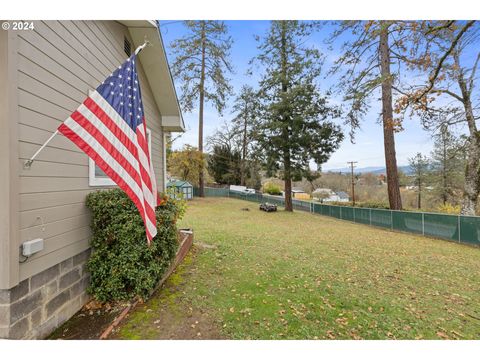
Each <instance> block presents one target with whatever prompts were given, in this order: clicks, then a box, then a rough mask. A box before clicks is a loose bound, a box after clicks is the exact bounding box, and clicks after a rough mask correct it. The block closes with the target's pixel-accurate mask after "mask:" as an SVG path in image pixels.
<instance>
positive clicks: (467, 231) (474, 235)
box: [459, 216, 480, 245]
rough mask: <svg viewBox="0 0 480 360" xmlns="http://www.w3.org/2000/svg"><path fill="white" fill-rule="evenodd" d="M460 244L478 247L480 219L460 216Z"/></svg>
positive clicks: (479, 242)
mask: <svg viewBox="0 0 480 360" xmlns="http://www.w3.org/2000/svg"><path fill="white" fill-rule="evenodd" d="M459 223H460V242H462V243H466V244H473V245H480V217H478V216H460V218H459Z"/></svg>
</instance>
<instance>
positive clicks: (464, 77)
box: [398, 20, 480, 216]
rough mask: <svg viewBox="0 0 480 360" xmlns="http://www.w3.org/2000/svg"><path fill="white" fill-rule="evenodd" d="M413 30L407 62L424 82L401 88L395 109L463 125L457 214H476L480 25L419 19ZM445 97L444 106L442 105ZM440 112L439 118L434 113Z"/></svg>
mask: <svg viewBox="0 0 480 360" xmlns="http://www.w3.org/2000/svg"><path fill="white" fill-rule="evenodd" d="M421 25H422V26H421V27H420V30H419V31H417V32H416V34H417V39H416V46H415V47H414V48H412V49H411V53H412V55H411V60H410V65H411V66H412V67H414V68H415V69H417V70H422V71H428V76H427V78H426V80H425V83H424V84H423V85H421V86H418V84H417V85H416V86H412V87H411V88H410V89H409V90H408V91H406V92H404V97H403V98H401V99H400V101H399V104H398V108H399V109H401V110H402V111H406V109H407V108H408V107H410V109H412V111H413V112H414V113H416V114H418V115H420V116H421V120H422V123H423V126H424V127H425V128H426V129H430V130H434V129H436V128H438V127H439V126H441V125H446V126H457V125H459V124H461V125H464V126H465V128H466V129H467V134H468V135H467V140H468V141H467V142H466V146H465V151H466V154H467V156H466V166H465V184H464V189H463V199H462V209H461V214H462V215H470V216H473V215H475V214H476V212H477V206H478V205H477V204H478V198H479V196H480V130H479V128H478V125H477V122H478V116H479V115H478V109H479V101H478V96H476V91H478V90H477V88H476V87H477V86H478V84H477V82H478V76H477V69H478V67H479V65H480V51H479V50H478V41H479V39H480V23H479V22H477V21H475V20H471V21H453V20H440V21H425V22H422V23H421ZM446 101H448V105H445V103H446ZM439 115H440V116H439Z"/></svg>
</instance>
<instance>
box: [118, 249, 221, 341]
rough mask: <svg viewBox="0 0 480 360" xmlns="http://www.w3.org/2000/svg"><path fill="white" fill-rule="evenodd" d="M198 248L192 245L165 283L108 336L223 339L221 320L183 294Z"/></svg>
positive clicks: (124, 337)
mask: <svg viewBox="0 0 480 360" xmlns="http://www.w3.org/2000/svg"><path fill="white" fill-rule="evenodd" d="M198 251H201V250H199V249H198V248H196V247H192V249H191V251H190V253H189V255H187V257H186V258H185V260H184V262H183V263H182V264H181V265H180V266H179V267H178V268H177V270H176V271H175V272H174V273H173V274H172V275H171V276H170V278H169V279H168V280H167V282H166V283H165V284H164V286H163V287H162V288H160V289H159V290H158V291H157V292H156V293H155V294H154V295H153V296H152V297H151V298H150V299H149V300H148V301H147V302H146V303H144V304H141V305H138V306H137V307H136V308H135V309H134V310H132V311H131V312H130V313H129V314H128V315H127V317H126V318H125V320H124V321H123V322H122V323H120V325H119V326H118V327H117V328H116V329H114V330H113V332H112V334H111V336H110V337H109V339H117V340H119V339H125V340H126V339H132V340H139V339H152V340H153V339H156V340H157V339H158V340H167V339H172V340H173V339H178V340H180V339H182V340H191V339H223V338H224V336H223V335H222V334H221V324H220V322H219V321H217V320H215V319H213V318H212V316H211V315H210V314H208V313H207V312H205V311H204V310H202V309H198V308H195V307H194V306H193V305H192V304H191V303H189V302H188V301H187V300H186V299H185V298H184V297H182V289H183V287H184V284H185V282H186V281H188V279H189V277H190V274H191V273H190V269H191V264H192V262H193V261H194V259H195V255H196V253H197V252H198Z"/></svg>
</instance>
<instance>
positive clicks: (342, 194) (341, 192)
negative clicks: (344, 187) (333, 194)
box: [337, 191, 349, 199]
mask: <svg viewBox="0 0 480 360" xmlns="http://www.w3.org/2000/svg"><path fill="white" fill-rule="evenodd" d="M337 195H338V197H339V198H340V199H348V198H349V196H348V194H347V193H346V192H345V191H338V192H337Z"/></svg>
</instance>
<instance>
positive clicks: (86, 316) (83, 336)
mask: <svg viewBox="0 0 480 360" xmlns="http://www.w3.org/2000/svg"><path fill="white" fill-rule="evenodd" d="M122 309H123V306H120V305H119V306H115V307H112V308H110V309H106V308H101V309H95V310H92V309H88V308H86V307H83V308H82V309H81V310H80V311H79V312H77V313H76V314H75V315H73V317H72V318H71V319H70V320H68V321H67V322H66V323H65V324H63V325H62V326H61V327H59V328H58V329H57V330H55V331H54V332H53V333H52V334H50V336H49V337H48V338H47V339H48V340H97V339H98V338H99V337H100V335H101V334H102V332H103V331H104V330H105V328H106V327H107V326H108V325H110V323H111V322H112V321H113V319H115V317H116V316H117V315H118V314H119V313H120V312H121V311H122Z"/></svg>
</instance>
